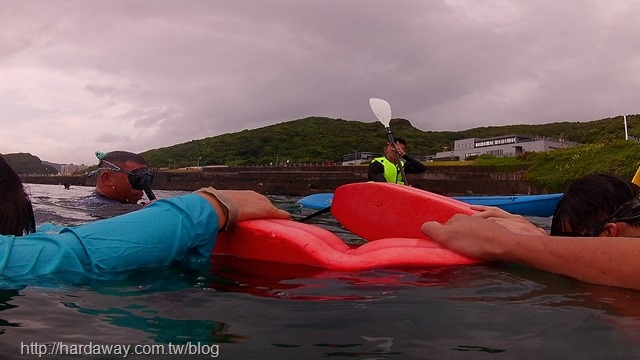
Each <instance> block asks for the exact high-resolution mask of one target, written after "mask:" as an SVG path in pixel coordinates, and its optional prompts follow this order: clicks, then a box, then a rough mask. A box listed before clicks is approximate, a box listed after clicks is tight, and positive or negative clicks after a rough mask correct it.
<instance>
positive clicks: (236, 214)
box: [196, 186, 240, 231]
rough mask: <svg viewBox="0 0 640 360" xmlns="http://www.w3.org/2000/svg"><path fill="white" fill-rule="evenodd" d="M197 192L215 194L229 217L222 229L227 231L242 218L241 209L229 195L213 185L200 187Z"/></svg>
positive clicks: (215, 197)
mask: <svg viewBox="0 0 640 360" xmlns="http://www.w3.org/2000/svg"><path fill="white" fill-rule="evenodd" d="M196 192H206V193H207V194H209V195H211V196H213V198H214V199H216V201H217V202H218V204H220V207H221V208H222V211H223V212H224V214H225V216H226V217H227V220H226V221H225V222H224V225H223V226H222V228H221V229H220V231H227V230H229V229H230V228H232V227H233V226H234V225H235V224H236V223H237V222H238V219H239V218H240V211H239V210H238V207H237V206H236V204H234V203H233V200H231V198H230V197H229V196H227V195H226V194H224V193H223V192H222V191H220V190H216V189H214V188H213V187H211V186H209V187H206V188H202V189H199V190H197V191H196Z"/></svg>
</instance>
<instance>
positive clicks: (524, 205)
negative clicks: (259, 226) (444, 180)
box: [298, 193, 562, 217]
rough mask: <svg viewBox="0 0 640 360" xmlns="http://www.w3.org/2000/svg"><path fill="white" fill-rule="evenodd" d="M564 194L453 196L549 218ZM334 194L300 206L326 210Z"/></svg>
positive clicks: (304, 200)
mask: <svg viewBox="0 0 640 360" xmlns="http://www.w3.org/2000/svg"><path fill="white" fill-rule="evenodd" d="M561 197H562V193H555V194H543V195H504V196H503V195H498V196H489V195H488V196H452V198H453V199H456V200H460V201H463V202H466V203H467V204H471V205H485V206H496V207H499V208H501V209H502V210H505V211H508V212H510V213H512V214H518V215H522V216H537V217H549V216H552V215H553V211H554V210H555V208H556V205H557V204H558V201H560V198H561ZM332 201H333V193H320V194H313V195H309V196H307V197H304V198H302V199H300V200H298V204H300V205H302V206H304V207H306V208H309V209H324V208H327V207H329V206H331V202H332Z"/></svg>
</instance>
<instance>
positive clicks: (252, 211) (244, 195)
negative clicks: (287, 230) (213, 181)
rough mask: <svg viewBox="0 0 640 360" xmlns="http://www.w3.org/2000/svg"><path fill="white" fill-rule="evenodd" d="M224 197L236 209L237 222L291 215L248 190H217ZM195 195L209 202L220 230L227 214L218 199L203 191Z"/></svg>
mask: <svg viewBox="0 0 640 360" xmlns="http://www.w3.org/2000/svg"><path fill="white" fill-rule="evenodd" d="M218 191H219V192H221V193H222V194H224V195H226V196H227V197H228V199H229V200H230V201H231V202H232V204H233V205H232V206H235V207H236V208H237V209H238V213H239V217H238V219H237V220H238V221H243V220H251V219H266V218H270V219H288V218H290V217H291V215H290V214H289V213H288V212H286V211H284V210H281V209H278V208H276V207H275V206H274V205H273V204H272V203H271V201H270V200H269V199H267V197H265V196H263V195H260V194H258V193H257V192H255V191H250V190H218ZM196 194H198V195H200V196H202V197H204V198H205V199H207V201H209V203H210V204H211V206H213V209H214V210H215V212H216V214H217V215H218V224H219V226H218V227H219V228H221V227H222V226H223V225H224V224H225V223H226V222H227V212H226V211H225V210H224V209H223V206H222V204H221V202H220V200H219V199H217V198H216V197H215V196H213V194H211V193H208V192H206V191H205V189H200V190H198V191H197V192H196Z"/></svg>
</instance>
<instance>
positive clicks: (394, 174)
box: [371, 156, 404, 185]
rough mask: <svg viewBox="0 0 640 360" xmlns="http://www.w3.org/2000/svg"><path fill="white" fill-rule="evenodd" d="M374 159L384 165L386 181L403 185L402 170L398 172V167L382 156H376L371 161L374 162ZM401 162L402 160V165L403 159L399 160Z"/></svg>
mask: <svg viewBox="0 0 640 360" xmlns="http://www.w3.org/2000/svg"><path fill="white" fill-rule="evenodd" d="M374 161H377V162H379V163H380V164H382V166H383V167H384V178H385V180H387V182H388V183H393V184H402V185H404V179H403V178H402V172H400V169H399V168H398V167H397V166H396V164H394V163H392V162H391V161H389V159H387V158H386V157H384V156H382V157H377V158H375V159H373V160H371V162H374ZM401 162H402V165H403V166H404V161H402V160H401Z"/></svg>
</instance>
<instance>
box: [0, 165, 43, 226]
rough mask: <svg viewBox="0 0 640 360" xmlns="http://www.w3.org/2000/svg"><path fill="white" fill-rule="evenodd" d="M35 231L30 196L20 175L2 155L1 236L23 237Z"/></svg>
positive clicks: (0, 178) (0, 167) (0, 191)
mask: <svg viewBox="0 0 640 360" xmlns="http://www.w3.org/2000/svg"><path fill="white" fill-rule="evenodd" d="M35 231H36V220H35V216H34V215H33V207H32V205H31V200H29V195H28V194H27V193H26V191H25V189H24V186H23V185H22V181H21V180H20V177H19V176H18V174H16V172H15V171H14V170H13V168H11V166H10V165H9V163H8V162H7V161H6V160H5V158H4V157H3V156H2V155H0V234H1V235H16V236H22V235H24V234H28V233H32V232H35Z"/></svg>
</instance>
